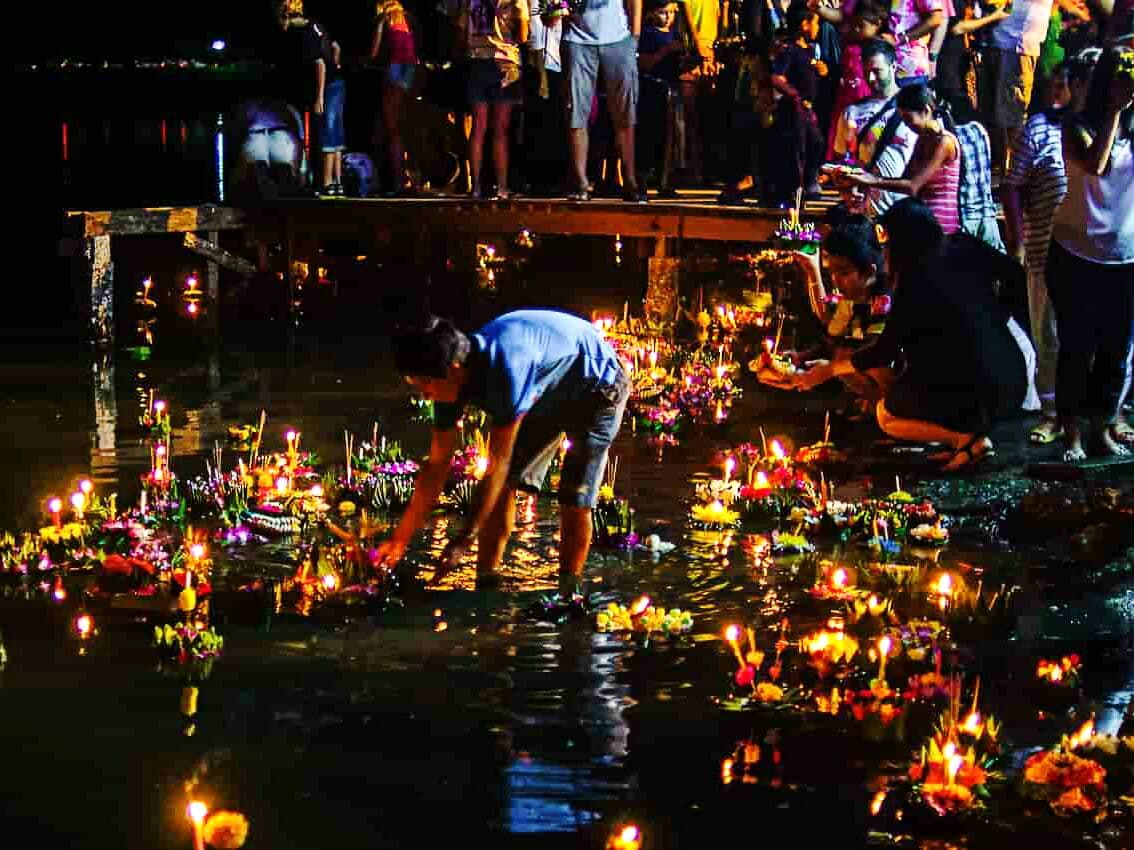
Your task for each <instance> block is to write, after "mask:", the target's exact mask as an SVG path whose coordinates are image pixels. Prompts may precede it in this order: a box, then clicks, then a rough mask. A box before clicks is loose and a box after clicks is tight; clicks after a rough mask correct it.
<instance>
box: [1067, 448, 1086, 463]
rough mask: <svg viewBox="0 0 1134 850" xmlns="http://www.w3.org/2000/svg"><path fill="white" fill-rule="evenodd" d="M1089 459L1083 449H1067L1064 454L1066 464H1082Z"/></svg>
mask: <svg viewBox="0 0 1134 850" xmlns="http://www.w3.org/2000/svg"><path fill="white" fill-rule="evenodd" d="M1086 459H1087V453H1086V452H1085V451H1083V450H1082V449H1065V450H1064V452H1063V462H1064V463H1082V462H1083V461H1085V460H1086Z"/></svg>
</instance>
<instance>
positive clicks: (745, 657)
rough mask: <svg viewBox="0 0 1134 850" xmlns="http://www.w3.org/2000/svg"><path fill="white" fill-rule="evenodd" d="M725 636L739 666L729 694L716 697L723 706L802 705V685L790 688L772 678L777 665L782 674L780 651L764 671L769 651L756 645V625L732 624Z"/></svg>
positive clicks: (731, 708)
mask: <svg viewBox="0 0 1134 850" xmlns="http://www.w3.org/2000/svg"><path fill="white" fill-rule="evenodd" d="M724 640H725V643H726V644H727V645H728V647H729V649H730V651H731V653H732V657H733V658H734V659H735V660H736V664H737V667H736V670H735V671H733V673H732V676H731V677H730V685H731V687H730V690H729V694H728V696H727V697H724V698H722V699H715V700H714V701H715V702H716V703H717V704H718V705H719V706H720V707H721V708H723V709H725V710H726V711H746V710H751V709H765V708H771V709H787V708H798V707H799V706H800V705H801V702H802V699H803V691H802V690H801V689H800V688H798V687H792V688H788V687H785V686H784V685H783V684H782V683H781V682H776V681H772V676H771V671H772V670H773V668H774V671H775V673H776V678H779V673H780V667H779V662H780V657H781V656H780V652H779V651H777V654H776V660H775V662H774V663H773V664H772V665H771V667H770V668H769V671H767V672H764V671H763V667H764V660H765V653H764V652H762V651H761V650H760V649H759V648H758V647H757V646H756V636H755V632H754V631H753V629H751V628H746V629H742V628H741V627H740V626H738V625H735V624H734V625H730V626H728V627H726V628H725V631H724ZM742 646H743V649H742Z"/></svg>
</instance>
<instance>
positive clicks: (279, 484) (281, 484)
mask: <svg viewBox="0 0 1134 850" xmlns="http://www.w3.org/2000/svg"><path fill="white" fill-rule="evenodd" d="M290 486H291V482H290V481H288V479H287V478H286V477H285V476H283V475H281V476H280V477H279V478H277V479H276V492H277V493H279V494H280V495H281V496H282V495H283V494H284V493H286V492H287V488H288V487H290Z"/></svg>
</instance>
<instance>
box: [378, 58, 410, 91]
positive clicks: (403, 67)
mask: <svg viewBox="0 0 1134 850" xmlns="http://www.w3.org/2000/svg"><path fill="white" fill-rule="evenodd" d="M416 75H417V65H411V64H409V63H405V64H402V63H397V62H395V63H393V64H391V65H387V66H386V70H385V72H384V73H383V76H382V79H383V82H385V83H386V85H388V86H393V87H394V88H399V89H401V90H402V91H409V90H410V89H412V88H413V80H414V77H415V76H416Z"/></svg>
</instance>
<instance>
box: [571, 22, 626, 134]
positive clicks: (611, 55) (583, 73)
mask: <svg viewBox="0 0 1134 850" xmlns="http://www.w3.org/2000/svg"><path fill="white" fill-rule="evenodd" d="M561 50H562V52H563V71H564V73H566V75H567V99H568V103H567V120H568V122H569V126H570V127H571V129H572V130H583V129H585V128H586V126H587V123H588V122H589V120H590V117H591V105H592V104H593V102H594V98H595V86H596V85H597V84H598V78H599V71H600V70H601V71H602V77H603V80H604V81H605V82H606V109H607V111H608V112H609V113H610V120H611V123H612V124H614V126H615V127H633V126H634V125H635V124H637V123H638V40H637V39H636V38H634V36H632V35H628V36H626V38H624V39H623V40H622V41H618V42H615V43H614V44H577V43H575V42H567V41H564V42H563V45H562V47H561Z"/></svg>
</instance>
